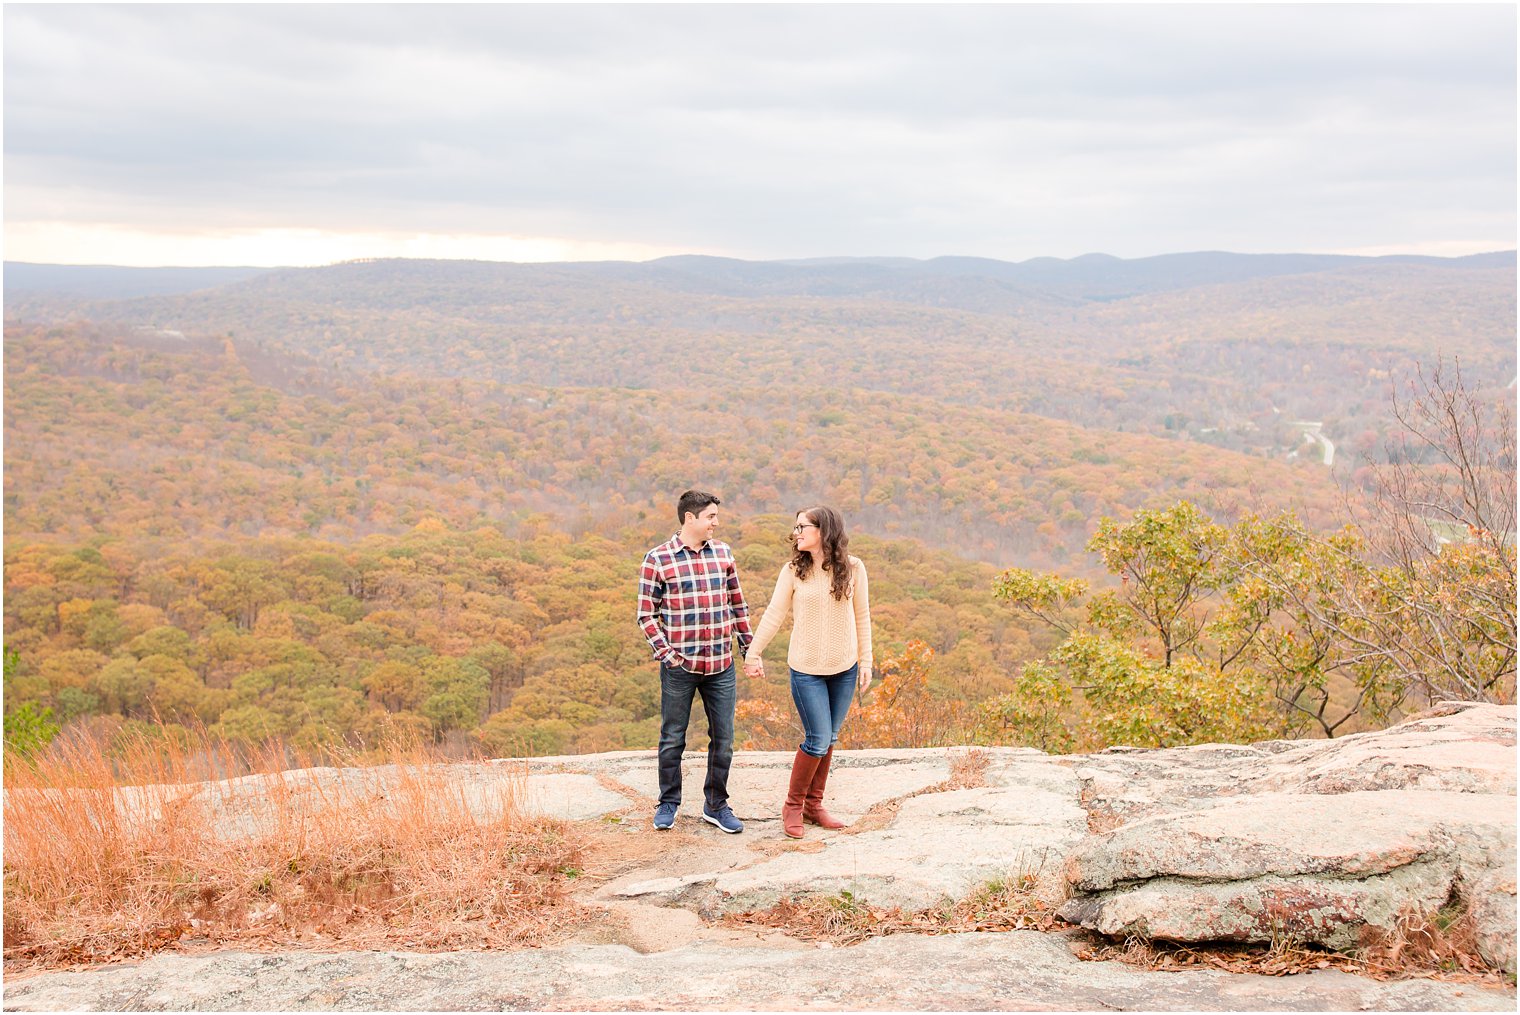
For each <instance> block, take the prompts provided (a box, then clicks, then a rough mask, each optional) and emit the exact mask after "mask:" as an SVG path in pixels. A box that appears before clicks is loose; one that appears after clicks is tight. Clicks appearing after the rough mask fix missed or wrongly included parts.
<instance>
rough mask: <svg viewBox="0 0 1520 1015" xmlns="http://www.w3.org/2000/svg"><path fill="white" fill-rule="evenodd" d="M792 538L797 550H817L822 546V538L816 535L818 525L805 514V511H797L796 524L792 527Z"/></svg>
mask: <svg viewBox="0 0 1520 1015" xmlns="http://www.w3.org/2000/svg"><path fill="white" fill-rule="evenodd" d="M792 539H793V540H795V541H796V543H797V549H799V550H818V549H819V548H820V547H822V546H823V540H822V539H820V538H819V536H818V526H817V525H814V524H813V520H812V519H811V518H809V517H808V516H807V512H806V511H799V512H798V513H797V524H796V525H795V526H794V527H793V528H792Z"/></svg>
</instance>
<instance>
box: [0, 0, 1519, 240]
mask: <svg viewBox="0 0 1520 1015" xmlns="http://www.w3.org/2000/svg"><path fill="white" fill-rule="evenodd" d="M5 29H6V31H5V181H6V182H5V187H6V215H7V221H8V223H16V222H25V221H62V222H79V223H92V222H104V223H115V224H123V225H129V226H134V227H138V228H164V229H183V228H190V227H196V228H227V229H234V228H254V227H269V228H280V227H285V228H291V227H309V228H316V229H324V230H333V231H344V230H415V231H427V232H438V233H449V232H486V233H489V232H504V233H516V234H524V235H540V236H555V237H566V238H572V239H581V240H587V241H593V240H595V241H608V242H628V243H644V244H649V245H653V246H661V247H670V248H679V249H689V250H700V251H711V252H725V253H732V254H735V255H738V256H752V257H784V256H811V255H824V254H835V253H853V254H901V255H909V256H933V255H935V254H941V253H963V254H981V255H986V256H994V257H1005V258H1010V259H1018V258H1023V257H1030V256H1036V255H1040V254H1056V255H1062V256H1066V255H1072V254H1076V253H1081V252H1084V251H1089V250H1106V251H1109V252H1112V253H1118V254H1122V255H1140V254H1147V253H1157V252H1162V251H1168V250H1181V249H1198V248H1203V247H1208V248H1228V249H1236V250H1287V249H1347V248H1358V247H1372V246H1380V245H1410V246H1418V245H1421V244H1426V245H1441V244H1461V243H1483V242H1488V241H1491V240H1496V241H1503V242H1501V243H1499V245H1503V246H1512V245H1513V237H1514V232H1515V215H1514V212H1515V187H1514V177H1515V47H1514V37H1515V11H1514V8H1513V7H1511V6H1480V7H1457V6H1417V7H1408V6H1405V7H1383V6H1347V7H1341V6H1336V7H1328V6H1309V7H1246V6H1227V7H1197V6H1189V7H1094V6H1076V7H1060V8H1054V7H1029V6H1014V7H935V8H924V7H870V6H865V7H861V6H823V7H792V6H741V7H727V6H725V7H706V6H695V7H693V6H682V7H631V6H615V7H590V6H575V5H569V6H553V7H549V6H466V7H440V6H427V7H416V6H378V7H368V6H336V5H320V6H293V5H292V6H286V5H247V6H244V5H238V6H182V5H165V6H124V5H109V6H101V7H83V6H70V5H15V4H12V5H7V7H6V9H5Z"/></svg>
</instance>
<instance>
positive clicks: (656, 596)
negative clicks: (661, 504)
mask: <svg viewBox="0 0 1520 1015" xmlns="http://www.w3.org/2000/svg"><path fill="white" fill-rule="evenodd" d="M720 503H721V501H719V500H718V498H716V497H714V496H713V495H712V494H710V493H703V492H702V491H700V490H687V491H686V492H685V493H683V494H681V499H680V500H679V501H678V502H677V503H676V517H677V518H678V519H680V522H681V531H680V532H677V533H676V534H675V535H674V536H672V537H671V538H670V540H669V541H668V542H664V543H661V544H660V545H659V546H656V547H655V548H654V549H652V550H650V551H649V552H648V553H646V554H645V555H644V565H643V567H642V568H641V569H640V572H639V608H638V623H639V627H640V628H641V629H642V630H643V632H644V637H646V638H648V639H649V645H650V647H651V648H652V649H654V657H655V658H656V659H658V660H659V661H660V755H659V757H660V801H659V805H658V806H656V807H655V809H654V827H655V828H657V829H660V830H664V829H667V828H670V827H671V826H672V825H674V824H675V821H676V810H677V808H678V807H680V804H681V752H682V751H684V750H686V726H687V724H688V723H689V722H690V721H691V704H692V697H693V696H694V695H696V694H700V695H701V696H702V708H703V711H705V712H706V713H707V731H708V736H709V741H708V747H707V783H706V784H705V786H704V787H703V794H704V800H703V805H702V820H703V821H706V822H709V823H710V824H714V825H717V826H718V827H719V828H721V829H722V830H723V831H725V832H729V833H731V834H735V835H737V834H738V833H739V832H742V831H744V826H743V825H742V824H740V822H739V819H738V818H736V817H734V812H733V809H732V808H731V807H729V806H728V768H729V765H730V763H731V762H732V761H733V756H734V699H735V698H736V696H737V693H738V684H737V679H736V674H735V671H734V654H733V645H732V642H733V638H734V635H736V634H737V635H738V637H739V654H740V655H741V656H742V655H743V654H744V652H745V650H746V649H748V648H749V643H750V640H751V639H752V638H753V637H754V634H753V632H751V630H750V626H749V607H748V605H746V604H745V602H744V593H743V592H742V591H740V589H739V572H738V569H737V568H735V566H734V555H733V553H732V551H730V550H729V548H728V544H727V543H720V542H718V541H717V540H716V539H714V538H713V534H714V533H715V532H717V530H718V505H719V504H720Z"/></svg>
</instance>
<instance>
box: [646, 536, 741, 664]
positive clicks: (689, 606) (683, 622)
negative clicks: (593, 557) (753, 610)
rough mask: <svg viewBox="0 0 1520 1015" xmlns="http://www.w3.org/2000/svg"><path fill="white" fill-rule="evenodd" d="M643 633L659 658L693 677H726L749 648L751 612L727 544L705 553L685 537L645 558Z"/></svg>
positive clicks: (706, 547) (709, 546) (713, 543)
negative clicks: (735, 655) (737, 657)
mask: <svg viewBox="0 0 1520 1015" xmlns="http://www.w3.org/2000/svg"><path fill="white" fill-rule="evenodd" d="M637 620H638V623H639V627H640V628H641V629H642V630H643V632H644V637H646V638H648V639H649V646H650V648H652V649H654V657H655V658H656V659H658V660H660V662H662V663H666V664H668V665H670V666H678V667H680V668H681V669H684V670H690V671H691V672H693V673H709V674H710V673H722V672H723V671H724V670H726V669H728V667H729V666H730V665H731V664H732V663H733V646H732V641H733V636H734V635H735V634H738V636H739V652H740V653H741V654H742V653H743V652H745V651H746V650H747V649H748V648H749V643H750V640H751V639H753V638H754V632H752V631H751V630H750V627H749V606H748V604H746V603H745V602H744V593H743V592H741V591H740V589H739V571H738V568H736V567H735V566H734V555H733V551H731V550H730V549H729V548H728V544H727V543H720V542H718V541H717V540H715V539H709V540H708V541H707V542H706V543H704V544H702V548H701V549H700V550H693V549H692V548H691V547H689V546H687V545H686V544H685V543H683V542H681V536H680V533H677V534H676V535H675V536H673V537H671V539H670V541H669V542H667V543H661V544H660V545H659V546H656V547H655V548H654V549H653V550H650V551H649V552H648V553H646V554H644V566H643V567H642V568H641V569H640V570H639V609H638V614H637Z"/></svg>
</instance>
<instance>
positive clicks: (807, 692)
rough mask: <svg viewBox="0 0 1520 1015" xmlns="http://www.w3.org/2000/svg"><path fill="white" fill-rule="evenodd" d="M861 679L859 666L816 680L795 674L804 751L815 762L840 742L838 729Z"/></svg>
mask: <svg viewBox="0 0 1520 1015" xmlns="http://www.w3.org/2000/svg"><path fill="white" fill-rule="evenodd" d="M859 677H860V665H859V664H858V663H857V664H856V665H854V666H851V667H850V668H849V669H847V670H845V671H844V672H843V673H835V674H834V675H833V676H828V677H815V676H813V675H812V674H810V673H798V672H797V671H796V670H792V703H793V704H794V705H796V706H797V714H798V715H799V716H801V717H802V733H803V740H802V744H801V747H802V751H803V753H804V754H811V755H812V756H813V757H815V758H821V757H823V756H824V755H825V754H827V753H829V748H831V747H833V746H834V745H835V744H837V743H838V742H839V727H841V726H843V725H844V717H845V716H846V715H847V714H849V711H850V701H851V700H852V699H853V698H854V697H855V681H856V680H857V679H859Z"/></svg>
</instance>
